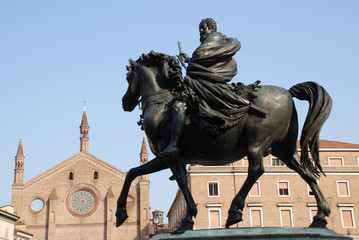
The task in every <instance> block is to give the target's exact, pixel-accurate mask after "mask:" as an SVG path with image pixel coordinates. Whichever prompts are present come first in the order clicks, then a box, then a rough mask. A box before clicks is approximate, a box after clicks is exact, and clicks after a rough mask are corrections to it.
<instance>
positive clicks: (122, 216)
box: [116, 208, 128, 227]
mask: <svg viewBox="0 0 359 240" xmlns="http://www.w3.org/2000/svg"><path fill="white" fill-rule="evenodd" d="M127 218H128V215H127V211H126V209H123V208H121V209H118V210H117V211H116V227H119V226H120V225H121V224H122V223H124V222H125V221H126V219H127Z"/></svg>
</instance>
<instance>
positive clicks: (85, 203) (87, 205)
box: [70, 189, 96, 215]
mask: <svg viewBox="0 0 359 240" xmlns="http://www.w3.org/2000/svg"><path fill="white" fill-rule="evenodd" d="M95 204H96V199H95V196H94V195H93V194H92V193H91V192H90V191H87V190H85V189H83V190H80V191H78V192H76V193H75V194H74V195H73V196H72V197H71V200H70V206H71V209H72V210H73V211H74V212H75V213H77V214H79V215H86V214H87V213H89V212H91V211H92V209H93V208H94V207H95Z"/></svg>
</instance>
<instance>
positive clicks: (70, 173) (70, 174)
mask: <svg viewBox="0 0 359 240" xmlns="http://www.w3.org/2000/svg"><path fill="white" fill-rule="evenodd" d="M69 180H74V172H73V171H70V172H69Z"/></svg>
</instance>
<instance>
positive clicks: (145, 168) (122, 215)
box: [116, 158, 168, 227]
mask: <svg viewBox="0 0 359 240" xmlns="http://www.w3.org/2000/svg"><path fill="white" fill-rule="evenodd" d="M166 168H168V166H167V165H166V164H165V163H164V162H163V161H161V160H160V159H158V158H154V159H153V160H151V161H149V162H147V163H146V164H144V165H141V166H139V167H135V168H132V169H130V171H128V173H127V175H126V179H125V182H124V184H123V187H122V191H121V194H120V197H119V198H118V200H117V210H116V227H118V226H120V225H121V224H122V223H124V222H125V221H126V219H127V218H128V215H127V210H126V203H127V196H128V191H129V190H130V186H131V183H132V181H133V180H134V179H135V178H136V177H138V176H141V175H145V174H150V173H154V172H158V171H161V170H163V169H166Z"/></svg>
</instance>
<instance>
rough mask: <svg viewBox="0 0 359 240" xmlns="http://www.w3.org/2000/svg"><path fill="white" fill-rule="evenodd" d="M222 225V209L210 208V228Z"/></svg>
mask: <svg viewBox="0 0 359 240" xmlns="http://www.w3.org/2000/svg"><path fill="white" fill-rule="evenodd" d="M220 227H221V210H220V209H209V228H220Z"/></svg>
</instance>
